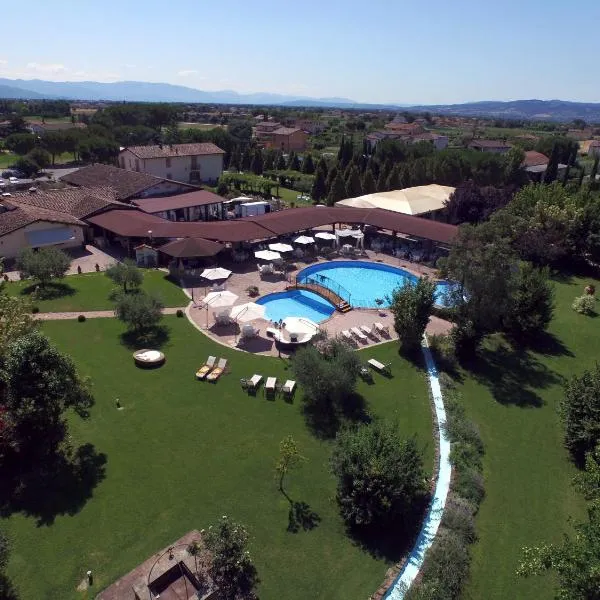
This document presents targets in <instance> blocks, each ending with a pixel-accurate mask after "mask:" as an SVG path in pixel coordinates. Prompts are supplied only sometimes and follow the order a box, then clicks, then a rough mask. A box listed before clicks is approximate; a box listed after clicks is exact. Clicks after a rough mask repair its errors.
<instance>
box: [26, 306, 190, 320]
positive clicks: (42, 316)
mask: <svg viewBox="0 0 600 600" xmlns="http://www.w3.org/2000/svg"><path fill="white" fill-rule="evenodd" d="M178 310H183V311H185V306H181V307H179V308H177V307H175V308H163V310H162V313H163V315H174V314H175V313H176V312H177V311H178ZM79 315H83V316H84V317H85V318H86V319H106V318H111V317H114V316H115V312H114V311H113V310H87V311H85V310H84V311H79V312H46V313H36V314H35V315H33V318H34V319H39V320H40V321H61V320H64V319H76V318H77V317H78V316H79Z"/></svg>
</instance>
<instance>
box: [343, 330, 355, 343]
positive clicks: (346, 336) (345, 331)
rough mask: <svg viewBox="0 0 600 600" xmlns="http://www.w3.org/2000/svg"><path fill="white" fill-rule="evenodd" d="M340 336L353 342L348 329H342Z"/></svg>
mask: <svg viewBox="0 0 600 600" xmlns="http://www.w3.org/2000/svg"><path fill="white" fill-rule="evenodd" d="M342 336H343V337H344V338H345V339H346V340H348V341H349V342H354V338H353V337H352V334H351V333H350V331H349V330H348V329H344V331H342Z"/></svg>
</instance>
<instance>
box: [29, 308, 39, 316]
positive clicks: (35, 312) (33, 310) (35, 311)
mask: <svg viewBox="0 0 600 600" xmlns="http://www.w3.org/2000/svg"><path fill="white" fill-rule="evenodd" d="M31 312H32V313H33V314H34V315H35V314H37V313H39V312H40V309H39V308H38V307H37V306H32V307H31Z"/></svg>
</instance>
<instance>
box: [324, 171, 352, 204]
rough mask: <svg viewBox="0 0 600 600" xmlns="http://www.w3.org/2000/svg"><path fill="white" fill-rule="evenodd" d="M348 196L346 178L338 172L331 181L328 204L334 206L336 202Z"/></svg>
mask: <svg viewBox="0 0 600 600" xmlns="http://www.w3.org/2000/svg"><path fill="white" fill-rule="evenodd" d="M346 197H347V196H346V186H345V185H344V180H343V179H342V176H341V174H339V173H338V174H337V176H336V178H335V179H334V180H333V182H332V183H331V189H330V190H329V194H328V195H327V205H328V206H333V205H334V204H335V203H336V202H338V201H339V200H344V198H346Z"/></svg>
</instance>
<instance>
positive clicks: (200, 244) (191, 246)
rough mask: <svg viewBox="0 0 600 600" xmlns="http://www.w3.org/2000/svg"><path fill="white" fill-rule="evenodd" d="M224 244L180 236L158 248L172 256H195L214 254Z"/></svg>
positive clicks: (221, 248)
mask: <svg viewBox="0 0 600 600" xmlns="http://www.w3.org/2000/svg"><path fill="white" fill-rule="evenodd" d="M224 247H225V246H223V244H219V243H218V242H212V241H210V240H205V239H204V238H182V239H180V240H175V241H173V242H168V243H166V244H164V245H163V246H160V248H158V250H159V251H160V252H164V253H165V254H168V255H169V256H173V257H174V258H196V257H198V256H214V255H215V254H218V253H219V252H220V251H221V250H223V248H224Z"/></svg>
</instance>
